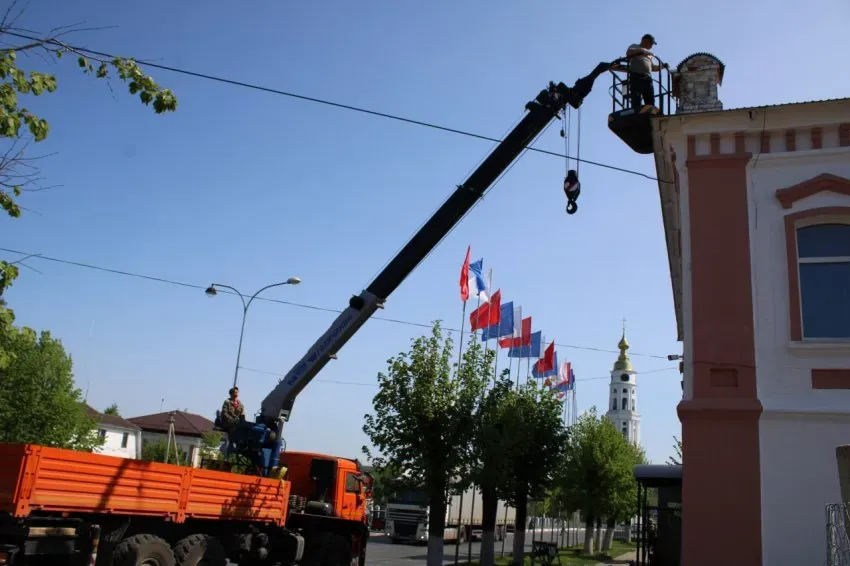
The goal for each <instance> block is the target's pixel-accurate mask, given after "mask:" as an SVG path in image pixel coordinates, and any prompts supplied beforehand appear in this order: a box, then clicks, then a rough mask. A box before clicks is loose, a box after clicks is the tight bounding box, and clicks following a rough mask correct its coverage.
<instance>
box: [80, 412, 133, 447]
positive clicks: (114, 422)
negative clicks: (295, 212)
mask: <svg viewBox="0 0 850 566" xmlns="http://www.w3.org/2000/svg"><path fill="white" fill-rule="evenodd" d="M85 409H86V412H87V413H88V414H89V416H91V417H92V418H93V419H95V420H96V421H97V423H98V434H100V437H101V438H104V439H106V442H105V443H104V445H103V446H102V447H101V448H98V449H97V450H96V451H95V452H96V453H98V454H106V455H107V456H118V457H120V458H133V459H138V458H141V457H142V429H141V428H139V427H138V426H136V425H134V424H133V423H131V422H130V421H128V420H127V419H123V418H121V417H118V416H115V415H105V414H103V413H101V412H99V411H96V410H95V409H93V408H91V407H89V406H88V405H86V406H85Z"/></svg>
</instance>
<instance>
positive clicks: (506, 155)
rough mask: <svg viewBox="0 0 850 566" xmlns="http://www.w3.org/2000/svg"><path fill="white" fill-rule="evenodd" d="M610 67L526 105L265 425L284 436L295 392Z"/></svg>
mask: <svg viewBox="0 0 850 566" xmlns="http://www.w3.org/2000/svg"><path fill="white" fill-rule="evenodd" d="M612 64H613V63H600V64H599V65H597V66H596V68H595V69H594V70H593V72H591V73H590V74H589V75H587V76H585V77H582V78H580V79H579V80H577V81H576V83H575V85H573V86H572V87H568V86H566V85H565V84H564V83H559V84H557V85H556V84H554V83H549V88H548V89H545V90H542V91H540V94H538V95H537V98H536V99H535V100H534V101H532V102H529V103H528V104H526V106H525V108H526V110H528V114H526V115H525V116H524V117H523V119H522V120H521V121H520V123H519V124H517V126H516V127H515V128H514V129H513V130H512V131H511V132H510V133H509V134H508V135H507V137H506V138H505V139H504V140H503V141H502V142H501V143H499V145H498V146H497V147H496V148H495V149H494V150H493V151H492V153H490V155H489V156H488V157H487V158H486V159H485V160H484V161H483V162H482V163H481V165H480V166H479V167H478V168H477V169H476V170H475V171H474V172H473V173H472V174H471V175H470V176H469V178H468V179H467V180H466V181H465V182H464V183H463V184H462V185H460V186H458V188H457V190H456V191H455V192H454V193H452V195H451V196H450V197H449V198H448V200H446V202H445V203H443V205H442V206H441V207H440V208H439V209H438V210H437V211H436V212H435V213H434V215H433V216H431V218H430V219H429V220H428V221H427V222H426V223H425V224H424V225H423V226H422V228H421V229H420V230H419V231H418V232H417V233H416V234H415V235H414V236H413V238H411V240H410V241H409V242H408V243H407V245H406V246H404V248H402V250H401V251H399V252H398V254H396V256H395V257H394V258H393V259H392V261H390V262H389V263H388V264H387V266H386V267H385V268H384V270H383V271H381V273H380V274H379V275H378V276H377V277H376V278H375V280H374V281H372V283H371V284H370V285H369V286H368V287H367V288H366V290H364V291H363V292H361V293H360V294H359V295H357V296H353V297H352V298H351V300H350V301H349V302H348V308H346V309H345V310H344V311H343V312H342V313H341V314H340V315H339V316H338V317H337V319H336V320H335V321H334V322H333V324H331V327H330V328H329V329H328V330H327V331H326V332H325V333H324V334H323V335H322V336H321V338H319V339H318V340H317V341H316V343H315V344H313V346H311V347H310V349H309V350H308V351H307V353H306V354H305V355H304V357H303V358H301V359H300V360H299V361H298V363H296V364H295V365H294V366H293V367H292V369H290V370H289V373H287V374H286V375H285V376H284V377H283V379H281V380H280V382H278V384H277V386H276V387H275V388H274V389H273V390H272V391H271V392H270V393H269V394H268V395H267V396H266V398H265V399H264V400H263V403H262V409H261V416H262V419H263V421H264V422H265V423H267V424H271V423H273V422H277V424H278V432H279V433H282V428H283V423H284V422H285V421H288V420H289V416H290V413H291V411H292V406H293V404H294V402H295V399H296V397H298V394H299V393H300V392H301V391H302V390H303V389H304V388H305V387H306V386H307V384H308V383H310V381H312V380H313V378H314V377H316V375H317V374H318V373H319V372H320V371H321V370H322V368H323V367H324V366H325V364H327V363H328V362H329V361H330V360H331V359H333V358H335V357H336V353H337V352H338V351H339V350H340V348H342V347H343V346H344V345H345V343H346V342H348V340H349V339H350V338H351V337H352V336H353V335H354V334H355V333H356V332H357V331H358V330H360V327H362V326H363V325H364V324H365V323H366V321H367V320H368V319H369V318H370V317H371V316H372V315H373V314H374V313H375V311H376V310H378V309H379V308H383V306H384V301H386V299H387V298H388V297H389V296H390V294H391V293H392V292H393V291H395V290H396V288H398V286H399V285H401V283H402V281H404V279H405V278H406V277H407V276H408V275H410V274H411V273H412V272H413V270H414V269H415V268H416V266H417V265H419V263H420V262H421V261H422V260H423V259H425V257H426V256H427V255H428V254H429V253H430V252H431V250H433V249H434V248H435V247H436V246H437V244H439V243H440V241H441V240H442V239H443V238H444V237H445V236H446V235H447V234H448V233H449V232H450V231H451V229H452V228H453V227H454V226H455V225H456V224H457V223H458V222H459V221H460V219H461V218H463V216H464V215H465V214H466V213H467V212H469V210H470V209H471V208H472V207H473V206H474V205H475V202H476V201H477V200H478V199H479V198H481V197H482V196H483V195H484V193H485V192H486V191H487V189H488V188H489V187H490V185H492V184H493V182H494V181H496V179H497V178H498V177H499V175H501V174H502V173H503V172H504V171H505V170H506V169H507V168H508V167H510V165H511V164H512V163H513V162H514V161H515V160H516V158H517V157H519V155H520V153H522V151H523V150H524V149H525V148H526V147H527V146H528V145H529V144H530V143H531V142H532V141H534V139H535V138H536V137H537V136H538V135H539V134H540V133H541V132H542V131H543V130H544V129H545V128H546V126H548V125H549V123H550V122H551V121H552V120H553V119H554V118H555V117H556V116H557V115H558V113H559V112H560V111H561V110H564V109H565V107H566V105H567V104H569V105H570V106H572V107H573V108H578V107H579V106H581V104H582V102H583V101H584V99H585V97H587V95H588V94H590V91H591V89H592V88H593V83H594V81H595V80H596V78H597V77H598V76H599V75H601V74H602V73H604V72H606V71H608V70H609V69H610V68H611V67H612Z"/></svg>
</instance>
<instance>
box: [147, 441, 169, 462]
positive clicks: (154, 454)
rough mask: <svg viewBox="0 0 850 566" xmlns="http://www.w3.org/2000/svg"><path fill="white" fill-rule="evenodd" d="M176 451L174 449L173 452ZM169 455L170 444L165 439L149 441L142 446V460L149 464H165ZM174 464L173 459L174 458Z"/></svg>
mask: <svg viewBox="0 0 850 566" xmlns="http://www.w3.org/2000/svg"><path fill="white" fill-rule="evenodd" d="M173 451H174V449H173V448H172V452H173ZM167 453H168V443H167V442H166V440H165V439H164V438H160V439H159V440H149V441H147V442H144V443H143V444H142V460H145V461H147V462H165V456H166V454H167ZM172 463H173V458H172Z"/></svg>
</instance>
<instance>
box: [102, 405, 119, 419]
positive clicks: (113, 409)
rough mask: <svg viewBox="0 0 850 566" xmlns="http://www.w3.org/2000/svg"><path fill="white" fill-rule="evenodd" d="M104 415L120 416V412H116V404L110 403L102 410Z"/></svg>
mask: <svg viewBox="0 0 850 566" xmlns="http://www.w3.org/2000/svg"><path fill="white" fill-rule="evenodd" d="M103 414H104V415H112V416H113V417H120V416H121V413H119V412H118V404H117V403H112V404H111V405H109V406H108V407H107V408H106V409H104V410H103Z"/></svg>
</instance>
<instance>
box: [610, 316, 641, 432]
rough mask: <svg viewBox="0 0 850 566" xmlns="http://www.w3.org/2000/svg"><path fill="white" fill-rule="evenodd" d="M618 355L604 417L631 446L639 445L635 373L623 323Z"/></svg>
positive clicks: (638, 415)
mask: <svg viewBox="0 0 850 566" xmlns="http://www.w3.org/2000/svg"><path fill="white" fill-rule="evenodd" d="M617 347H618V348H619V349H620V355H619V356H618V357H617V361H616V362H614V369H613V370H611V384H610V386H609V394H608V412H607V413H605V416H606V417H607V418H608V420H610V421H611V422H612V423H614V426H615V427H617V430H619V431H620V432H622V433H623V436H625V437H626V439H627V440H628V441H629V442H631V443H633V444H640V413H638V405H637V372H636V371H635V370H634V368H633V367H632V362H631V360H629V356H628V354H627V353H626V351H627V350H628V349H629V342H628V341H627V340H626V325H625V321H624V322H623V337H622V338H621V339H620V343H619V344H617Z"/></svg>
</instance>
